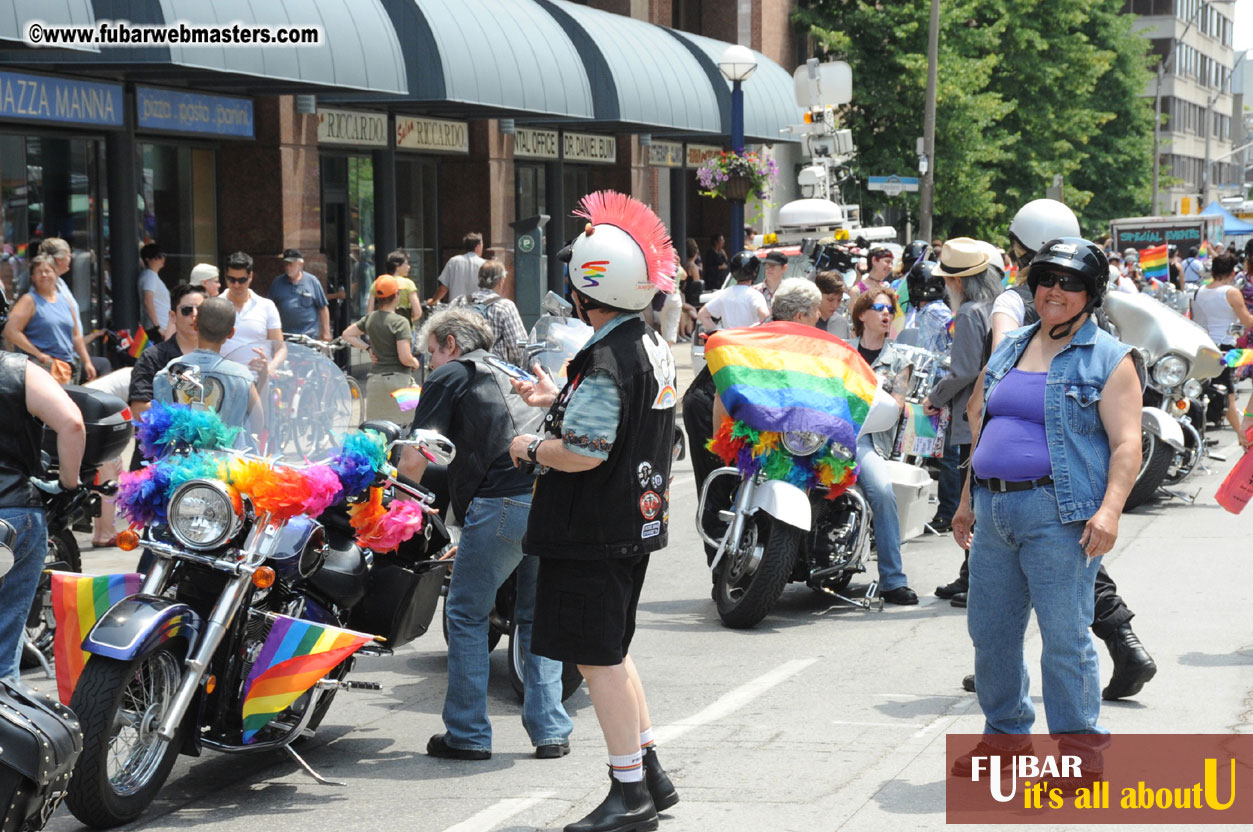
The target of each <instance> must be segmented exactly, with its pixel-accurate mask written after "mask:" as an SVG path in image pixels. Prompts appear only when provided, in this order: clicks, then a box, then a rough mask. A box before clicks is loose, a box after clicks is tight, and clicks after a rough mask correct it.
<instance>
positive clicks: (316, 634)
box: [243, 615, 374, 743]
mask: <svg viewBox="0 0 1253 832" xmlns="http://www.w3.org/2000/svg"><path fill="white" fill-rule="evenodd" d="M272 618H273V624H271V625H270V632H269V634H267V635H266V637H265V643H264V644H263V645H262V646H261V653H260V654H258V656H257V660H256V661H255V662H253V665H252V670H251V671H249V673H248V680H247V682H246V683H245V685H244V703H243V710H244V714H243V715H244V742H246V743H249V742H253V741H254V740H255V739H256V737H257V732H258V731H260V730H261V729H262V728H264V727H265V726H266V725H268V724H269V723H270V720H272V719H274V717H276V716H278V715H279V714H280V713H282V712H283V711H284V710H285V709H286V708H287V707H289V706H290V705H291V704H292V703H293V702H295V701H296V700H297V699H299V698H300V696H301V695H302V694H304V692H305V691H307V690H309V688H311V687H313V686H314V685H316V684H317V683H318V680H320V679H321V678H322V677H323V676H325V675H326V674H327V673H330V672H331V671H332V670H333V669H334V668H335V667H336V665H338V664H339V663H340V662H342V661H343V660H344V659H346V658H348V657H349V656H351V655H352V654H353V653H355V652H356V651H357V650H359V649H360V648H361V647H362V646H363V645H364V644H366V643H367V642H369V641H372V640H373V638H374V637H373V636H369V635H366V634H364V633H355V632H353V631H351V630H343V629H340V628H339V627H330V626H326V625H322V624H314V623H313V622H312V621H301V620H299V619H296V618H291V617H289V616H286V615H274V616H272Z"/></svg>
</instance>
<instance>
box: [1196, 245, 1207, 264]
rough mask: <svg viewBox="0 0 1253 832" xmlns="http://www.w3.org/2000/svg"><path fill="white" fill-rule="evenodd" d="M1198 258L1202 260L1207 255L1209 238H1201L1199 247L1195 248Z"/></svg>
mask: <svg viewBox="0 0 1253 832" xmlns="http://www.w3.org/2000/svg"><path fill="white" fill-rule="evenodd" d="M1196 256H1197V259H1198V260H1204V259H1205V258H1207V257H1209V240H1202V241H1201V247H1200V248H1198V249H1197V250H1196Z"/></svg>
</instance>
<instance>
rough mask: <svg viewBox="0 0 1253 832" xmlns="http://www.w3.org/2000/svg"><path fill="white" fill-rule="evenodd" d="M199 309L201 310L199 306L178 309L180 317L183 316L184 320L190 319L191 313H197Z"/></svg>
mask: <svg viewBox="0 0 1253 832" xmlns="http://www.w3.org/2000/svg"><path fill="white" fill-rule="evenodd" d="M199 308H200V307H199V306H180V307H179V308H178V314H180V315H182V316H183V317H184V318H186V317H188V316H189V315H191V313H193V312H195V311H196V310H197V309H199Z"/></svg>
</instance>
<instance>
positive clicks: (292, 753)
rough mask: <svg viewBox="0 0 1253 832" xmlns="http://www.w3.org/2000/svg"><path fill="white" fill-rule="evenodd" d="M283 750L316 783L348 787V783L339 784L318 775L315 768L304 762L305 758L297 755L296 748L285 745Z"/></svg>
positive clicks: (336, 781)
mask: <svg viewBox="0 0 1253 832" xmlns="http://www.w3.org/2000/svg"><path fill="white" fill-rule="evenodd" d="M283 750H284V751H286V752H287V753H288V755H289V756H290V757H291V758H292V759H293V760H295V761H296V763H297V764H298V765H299V766H300V767H301V768H303V769H304V770H305V774H307V775H309V776H310V777H312V778H313V779H314V780H316V781H318V782H319V783H321V784H322V785H323V786H347V785H348V784H347V783H341V782H339V781H338V780H327V779H326V778H325V777H323V776H322V775H320V774H318V773H317V772H316V771H314V770H313V766H311V765H309V764H308V763H306V762H305V760H304V758H303V757H301V756H300V755H299V754H297V753H296V750H295V749H294V748H292V747H291V746H290V745H285V746H283Z"/></svg>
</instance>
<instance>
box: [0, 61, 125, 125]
mask: <svg viewBox="0 0 1253 832" xmlns="http://www.w3.org/2000/svg"><path fill="white" fill-rule="evenodd" d="M0 118H12V119H22V120H24V121H52V122H64V123H67V124H90V125H93V126H97V127H121V126H122V123H123V110H122V86H121V84H99V83H95V82H92V81H76V80H73V79H70V78H53V77H52V76H49V75H29V74H27V73H24V72H7V71H0Z"/></svg>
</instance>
